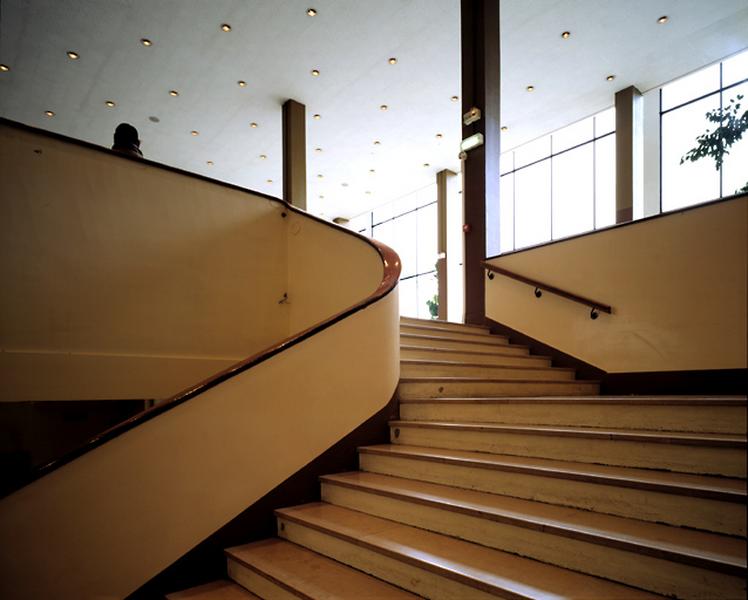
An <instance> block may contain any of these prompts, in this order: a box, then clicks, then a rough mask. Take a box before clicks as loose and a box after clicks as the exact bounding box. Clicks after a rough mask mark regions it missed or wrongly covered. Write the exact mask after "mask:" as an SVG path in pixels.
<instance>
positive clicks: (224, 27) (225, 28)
mask: <svg viewBox="0 0 748 600" xmlns="http://www.w3.org/2000/svg"><path fill="white" fill-rule="evenodd" d="M221 31H225V32H226V33H228V32H229V31H231V25H229V24H228V23H223V24H222V25H221Z"/></svg>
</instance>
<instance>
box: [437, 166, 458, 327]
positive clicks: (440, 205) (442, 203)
mask: <svg viewBox="0 0 748 600" xmlns="http://www.w3.org/2000/svg"><path fill="white" fill-rule="evenodd" d="M454 175H455V174H454V173H453V172H452V171H450V170H449V169H444V170H442V171H439V172H438V173H437V174H436V215H437V216H436V223H437V224H436V227H437V230H436V231H437V238H436V252H437V259H436V275H437V277H438V280H439V316H438V318H439V320H440V321H446V320H447V285H448V279H447V201H448V198H449V197H448V194H447V181H448V180H449V178H450V177H454Z"/></svg>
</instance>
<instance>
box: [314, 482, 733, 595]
mask: <svg viewBox="0 0 748 600" xmlns="http://www.w3.org/2000/svg"><path fill="white" fill-rule="evenodd" d="M322 499H323V500H324V501H326V502H330V503H331V504H336V505H338V506H343V507H345V508H350V509H352V510H357V511H360V512H364V513H367V514H371V515H375V516H378V517H382V518H384V519H389V520H392V521H397V522H399V523H404V524H406V525H411V526H414V527H419V528H421V529H427V530H429V531H435V532H437V533H441V534H445V535H449V536H452V537H457V538H460V539H464V540H467V541H470V542H476V543H478V544H482V545H484V546H488V547H491V548H496V549H498V550H503V551H507V552H511V553H513V554H519V555H520V556H524V557H527V558H533V559H536V560H540V561H543V562H546V563H549V564H552V565H556V566H560V567H564V568H567V569H572V570H575V571H579V572H582V573H586V574H589V575H596V576H599V577H604V578H606V579H610V580H613V581H618V582H620V583H625V584H628V585H633V586H636V587H640V588H642V589H646V590H649V591H653V592H657V593H662V594H675V595H676V596H678V597H680V598H711V599H714V600H721V599H723V598H732V597H735V598H739V597H741V595H742V591H743V585H744V584H743V581H742V579H739V578H737V577H734V576H730V575H725V574H722V573H717V572H714V571H711V570H707V569H704V568H700V567H694V566H690V565H686V564H682V563H679V562H674V561H670V560H663V559H661V558H655V557H652V556H647V555H643V554H639V553H637V552H632V551H628V550H622V549H618V548H612V547H610V546H608V545H604V544H600V543H594V542H590V541H587V540H578V539H572V538H571V537H566V536H561V535H557V534H553V533H549V532H546V531H539V530H537V529H531V528H527V527H521V526H517V525H515V524H508V523H500V522H497V521H494V520H490V519H485V518H481V517H479V516H474V515H468V514H464V513H458V512H455V511H452V510H444V509H441V508H438V507H435V506H430V505H427V504H422V503H416V502H410V501H407V500H402V499H396V498H391V497H387V496H383V495H379V494H371V493H367V492H366V491H362V490H355V489H351V488H345V487H341V486H337V485H329V484H324V483H323V485H322ZM624 565H625V568H622V566H624Z"/></svg>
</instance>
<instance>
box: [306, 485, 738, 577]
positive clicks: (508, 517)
mask: <svg viewBox="0 0 748 600" xmlns="http://www.w3.org/2000/svg"><path fill="white" fill-rule="evenodd" d="M321 480H322V482H324V483H328V484H331V485H339V486H342V487H348V488H352V489H357V490H360V491H366V492H369V493H373V494H379V495H383V496H388V497H390V498H396V499H398V500H405V501H410V502H414V503H417V504H422V505H428V506H432V507H435V508H441V509H444V510H449V511H453V512H457V513H461V514H466V515H471V516H474V517H478V518H485V519H490V520H494V521H499V522H502V523H506V524H510V525H515V526H518V527H525V528H530V529H535V530H540V531H544V532H547V533H552V534H555V535H559V536H563V537H567V538H573V539H579V540H583V541H587V542H591V543H595V544H599V545H604V546H611V547H614V548H619V549H623V550H628V551H631V552H636V553H640V554H646V555H649V556H654V557H657V558H663V559H666V560H671V561H675V562H680V563H684V564H688V565H694V566H699V567H702V568H705V569H711V570H714V571H719V572H723V573H728V574H731V575H736V576H739V577H744V576H745V574H746V543H745V540H744V539H740V538H737V537H729V536H725V535H719V534H713V533H706V532H702V531H695V530H692V529H686V528H683V527H672V526H669V525H660V524H657V523H649V522H645V521H639V520H636V519H628V518H624V517H616V516H611V515H605V514H600V513H596V512H592V511H587V510H580V509H575V508H567V507H562V506H557V505H553V504H545V503H542V502H533V501H531V500H521V499H518V498H511V497H508V496H500V495H496V494H490V493H487V492H479V491H474V490H465V489H460V488H456V487H451V486H447V485H440V484H435V483H426V482H421V481H415V480H412V479H402V478H399V477H391V476H388V475H379V474H375V473H364V472H352V473H343V474H338V475H326V476H323V477H321Z"/></svg>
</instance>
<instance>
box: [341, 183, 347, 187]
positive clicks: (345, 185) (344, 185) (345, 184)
mask: <svg viewBox="0 0 748 600" xmlns="http://www.w3.org/2000/svg"><path fill="white" fill-rule="evenodd" d="M340 185H342V186H343V187H348V184H347V183H341V184H340Z"/></svg>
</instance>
